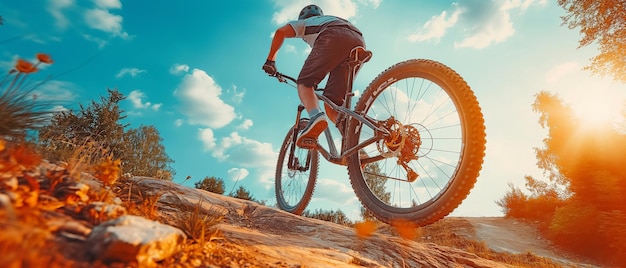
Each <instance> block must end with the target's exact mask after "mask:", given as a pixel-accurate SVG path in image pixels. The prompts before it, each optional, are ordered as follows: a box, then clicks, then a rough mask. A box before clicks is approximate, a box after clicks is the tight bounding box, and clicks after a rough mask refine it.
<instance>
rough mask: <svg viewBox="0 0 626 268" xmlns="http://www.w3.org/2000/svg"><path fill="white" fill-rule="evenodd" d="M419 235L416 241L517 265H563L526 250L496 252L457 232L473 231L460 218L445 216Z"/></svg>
mask: <svg viewBox="0 0 626 268" xmlns="http://www.w3.org/2000/svg"><path fill="white" fill-rule="evenodd" d="M420 229H421V231H420V233H421V236H420V237H419V238H418V241H420V242H425V243H435V244H437V245H441V246H447V247H453V248H458V249H460V250H463V251H466V252H470V253H473V254H476V255H477V256H479V257H481V258H483V259H487V260H492V261H496V262H500V263H504V264H510V265H514V266H517V267H529V268H530V267H532V268H557V267H563V266H562V265H561V264H559V263H557V262H554V261H552V260H551V259H548V258H544V257H540V256H537V255H535V254H533V253H532V252H526V253H523V254H511V253H507V252H496V251H493V250H491V249H490V248H489V247H488V246H487V245H486V244H485V243H484V242H479V241H475V240H471V239H468V238H467V237H465V236H463V235H459V234H457V233H458V232H459V230H461V229H462V230H467V231H473V227H472V226H471V224H470V223H468V222H467V221H464V220H462V219H454V218H446V219H444V220H441V221H438V222H436V223H433V224H431V225H428V226H425V227H422V228H420Z"/></svg>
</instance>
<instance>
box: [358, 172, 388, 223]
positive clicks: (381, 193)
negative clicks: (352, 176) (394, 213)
mask: <svg viewBox="0 0 626 268" xmlns="http://www.w3.org/2000/svg"><path fill="white" fill-rule="evenodd" d="M384 176H385V174H383V173H382V172H381V171H380V167H379V166H378V164H377V163H372V164H368V165H366V166H365V169H364V170H363V177H364V178H365V181H366V182H367V185H368V186H369V188H370V189H371V190H372V193H374V195H376V196H377V197H378V198H379V199H380V200H381V201H384V202H387V203H389V201H390V200H391V193H389V192H387V191H386V189H385V182H387V179H386V178H385V177H384ZM361 217H363V220H376V217H374V215H373V214H372V212H371V211H369V210H368V209H366V208H365V207H361Z"/></svg>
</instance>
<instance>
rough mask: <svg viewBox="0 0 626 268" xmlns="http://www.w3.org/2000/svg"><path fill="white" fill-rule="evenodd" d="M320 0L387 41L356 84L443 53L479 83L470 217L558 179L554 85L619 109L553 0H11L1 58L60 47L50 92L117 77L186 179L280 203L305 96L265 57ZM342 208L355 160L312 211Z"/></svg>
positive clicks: (6, 64)
mask: <svg viewBox="0 0 626 268" xmlns="http://www.w3.org/2000/svg"><path fill="white" fill-rule="evenodd" d="M310 3H315V4H318V5H320V6H321V8H322V9H323V10H324V12H325V14H329V15H337V16H341V17H344V18H347V19H349V20H350V21H352V22H353V23H354V24H355V25H357V26H358V27H359V28H360V29H361V31H362V32H363V34H364V37H365V40H366V43H367V48H368V49H370V50H371V51H373V52H374V56H373V58H372V60H371V61H370V62H369V63H367V64H366V65H365V66H364V67H363V68H362V70H361V72H360V73H359V76H358V77H357V79H356V81H355V89H356V90H357V91H362V89H364V88H365V87H366V86H367V84H368V83H369V82H370V81H371V80H372V79H373V78H374V77H375V76H376V75H377V74H378V73H380V72H382V71H383V70H385V69H386V68H387V67H389V66H391V65H393V64H394V63H397V62H400V61H404V60H407V59H412V58H429V59H434V60H437V61H440V62H442V63H444V64H446V65H448V66H450V67H452V68H453V69H455V70H456V71H457V72H458V73H460V74H461V75H462V76H463V77H464V78H465V79H466V80H467V82H468V83H469V85H470V86H471V87H472V88H473V90H474V91H475V94H476V96H477V98H478V100H479V102H480V104H481V106H482V108H483V113H484V115H485V120H486V126H487V152H486V158H485V163H484V165H483V170H482V172H481V175H480V177H479V178H478V182H477V184H476V186H475V188H474V189H473V191H472V192H471V193H470V195H469V196H468V198H467V199H466V200H465V201H464V202H463V204H462V205H461V206H460V207H459V208H458V209H457V210H456V211H454V212H453V215H455V216H499V215H501V209H500V208H499V207H498V206H497V205H496V204H495V200H498V199H500V198H502V196H503V195H504V194H505V192H506V191H507V190H508V184H509V183H513V184H514V185H517V186H520V187H522V188H523V177H524V176H525V175H532V176H534V177H537V178H540V177H542V171H541V170H539V169H537V167H536V165H535V163H536V159H535V155H534V150H533V147H539V146H541V145H542V139H543V138H545V137H546V131H545V130H543V129H541V127H540V126H539V124H538V122H537V120H538V115H537V114H535V113H534V112H533V111H532V109H531V105H532V103H533V102H534V96H535V94H537V93H538V92H539V91H541V90H547V91H550V92H554V93H557V94H559V96H561V97H562V98H563V99H564V100H565V101H567V102H569V103H570V104H571V105H572V106H573V107H574V108H575V109H576V110H577V111H579V112H580V113H581V115H585V116H586V117H587V118H588V119H589V120H590V122H592V121H593V120H596V121H597V120H600V118H606V117H607V115H615V114H616V113H617V111H618V109H619V104H620V102H621V101H623V100H624V97H625V96H624V92H625V90H623V87H624V85H623V84H616V83H613V82H612V80H610V79H608V78H602V77H597V76H593V75H592V74H590V73H588V72H586V71H583V70H581V69H582V67H583V66H585V65H587V64H588V62H589V58H591V57H592V56H594V55H595V54H596V52H597V51H596V47H595V46H590V47H584V48H580V49H578V39H579V37H580V36H579V33H578V31H577V30H570V29H567V27H565V26H562V25H561V23H562V21H561V19H560V16H562V15H563V14H564V13H563V11H562V9H561V8H560V7H558V6H557V5H556V4H555V3H554V1H547V0H493V1H488V0H466V1H463V0H461V1H401V0H319V1H299V0H298V1H291V0H259V1H252V0H249V1H246V0H234V1H232V0H230V1H227V0H212V1H209V0H180V1H146V0H133V1H120V0H81V1H77V0H32V1H3V2H1V3H0V16H2V17H3V18H4V25H2V26H0V69H1V70H3V71H8V70H9V69H10V68H11V67H12V66H13V64H14V62H15V60H16V59H17V58H25V59H33V58H34V55H35V53H38V52H44V53H48V54H50V55H51V56H52V57H53V59H54V60H55V63H54V64H53V65H51V66H47V67H46V68H45V69H43V70H41V71H40V72H39V73H37V74H35V75H34V76H32V77H31V79H34V80H37V79H43V78H45V76H47V75H52V76H53V77H54V79H53V80H51V81H49V82H47V83H45V84H44V85H43V86H41V87H40V88H39V89H38V90H39V92H38V93H39V94H40V96H46V98H50V99H54V100H56V101H59V103H61V104H62V105H61V107H57V109H77V107H78V103H82V104H84V105H87V104H88V103H89V102H90V101H91V100H93V99H99V97H100V96H106V94H107V93H106V89H107V88H117V89H118V90H120V91H121V92H122V93H123V94H125V95H126V96H128V98H127V100H125V101H124V102H123V103H122V108H123V109H124V110H125V111H126V115H127V116H128V117H127V119H126V123H129V124H130V125H131V126H132V127H138V126H140V125H154V126H155V127H156V128H157V129H158V130H159V132H160V134H161V137H162V138H163V139H164V141H163V144H164V146H165V147H166V150H167V153H168V155H169V156H170V157H171V158H172V159H173V160H174V161H175V163H174V164H173V168H174V169H175V170H176V172H177V174H176V176H175V181H176V182H179V183H182V182H183V180H184V179H185V177H187V176H191V179H190V180H189V181H186V182H185V183H184V184H185V185H188V186H191V187H193V183H195V182H196V181H198V180H201V179H203V178H204V177H205V176H216V177H221V178H223V179H224V180H225V182H226V190H227V192H228V191H230V190H231V189H233V188H235V187H238V186H239V185H243V186H244V187H246V189H248V190H250V191H251V193H252V194H253V196H254V197H255V198H257V199H261V200H267V202H268V204H270V205H271V204H274V203H275V201H274V192H273V174H274V168H275V161H276V157H277V154H278V152H277V151H278V149H279V146H280V144H281V142H282V139H283V138H284V135H285V133H286V131H287V129H288V128H289V127H290V125H291V123H292V121H293V118H294V112H295V108H296V106H297V104H298V103H299V100H298V97H297V95H296V92H295V90H294V89H293V88H291V87H289V86H286V85H284V84H279V83H277V82H276V81H275V80H274V79H272V78H270V77H267V76H266V75H265V74H264V73H263V71H262V70H261V65H262V64H263V63H264V62H265V58H266V57H267V52H268V49H269V44H270V41H271V36H272V33H273V32H274V30H275V29H276V28H277V27H279V26H282V25H283V24H284V23H286V22H287V21H289V20H292V19H295V18H296V17H297V14H298V12H299V11H300V9H301V8H302V7H304V6H305V5H307V4H310ZM308 52H309V49H308V47H307V45H306V44H305V43H304V42H303V41H302V40H299V39H289V40H287V41H286V42H285V44H284V45H283V48H282V50H281V51H280V52H279V54H278V56H277V67H278V69H279V71H282V72H284V73H287V74H292V75H297V73H298V72H299V68H300V67H301V65H302V63H303V61H304V59H305V58H306V55H307V53H308ZM316 208H323V209H335V210H336V209H341V210H342V211H344V212H345V213H346V214H348V215H349V216H350V217H351V218H352V219H358V209H359V203H358V200H357V199H356V197H355V196H354V194H353V192H352V189H351V186H350V184H349V181H348V177H347V172H346V169H345V168H344V167H339V166H333V165H331V164H328V163H327V162H325V161H322V162H321V170H320V174H319V180H318V184H317V188H316V191H315V194H314V196H313V200H312V202H311V204H310V206H309V209H311V210H313V209H316Z"/></svg>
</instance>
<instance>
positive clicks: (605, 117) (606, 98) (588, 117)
mask: <svg viewBox="0 0 626 268" xmlns="http://www.w3.org/2000/svg"><path fill="white" fill-rule="evenodd" d="M624 101H625V100H624V98H623V97H622V96H619V95H615V94H611V92H608V91H605V92H603V91H595V92H593V93H587V94H578V95H576V96H570V98H567V99H565V102H567V103H568V104H569V105H570V106H571V107H572V109H573V110H574V112H575V113H576V116H578V118H580V119H581V121H582V123H583V124H586V125H588V126H598V125H604V124H612V123H615V122H617V120H619V117H620V112H621V109H622V106H623V104H624Z"/></svg>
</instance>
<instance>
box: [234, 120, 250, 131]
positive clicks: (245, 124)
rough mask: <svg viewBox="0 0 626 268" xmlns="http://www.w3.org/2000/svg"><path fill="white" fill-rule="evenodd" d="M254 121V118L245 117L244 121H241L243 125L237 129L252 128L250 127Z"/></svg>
mask: <svg viewBox="0 0 626 268" xmlns="http://www.w3.org/2000/svg"><path fill="white" fill-rule="evenodd" d="M253 124H254V123H253V122H252V120H250V119H245V120H243V122H242V123H241V125H239V126H238V127H237V129H242V130H248V129H250V127H252V125H253Z"/></svg>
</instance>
